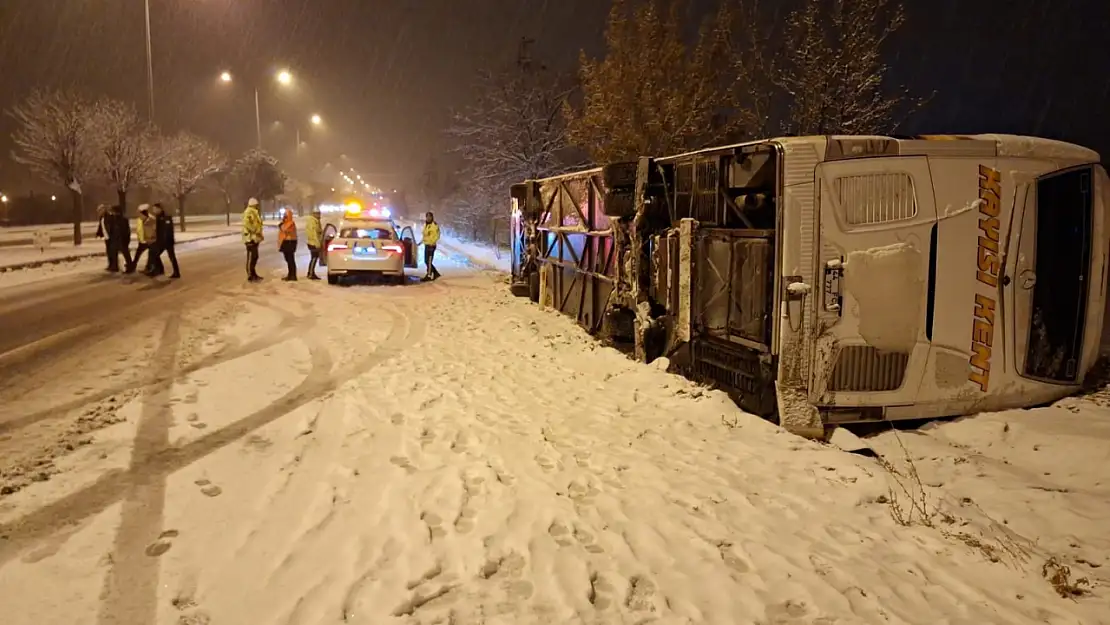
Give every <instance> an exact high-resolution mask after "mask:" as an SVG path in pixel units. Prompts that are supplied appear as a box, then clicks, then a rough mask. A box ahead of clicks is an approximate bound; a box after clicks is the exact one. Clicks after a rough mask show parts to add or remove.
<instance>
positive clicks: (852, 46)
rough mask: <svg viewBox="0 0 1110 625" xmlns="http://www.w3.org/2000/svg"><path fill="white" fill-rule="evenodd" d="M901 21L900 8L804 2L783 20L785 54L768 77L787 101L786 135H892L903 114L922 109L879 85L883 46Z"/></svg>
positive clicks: (886, 2) (901, 92) (884, 2)
mask: <svg viewBox="0 0 1110 625" xmlns="http://www.w3.org/2000/svg"><path fill="white" fill-rule="evenodd" d="M905 19H906V15H905V12H904V11H903V9H902V6H901V4H900V3H899V2H898V0H831V1H830V0H804V3H803V4H802V6H800V7H798V8H797V9H795V10H794V11H793V12H792V13H791V14H790V16H789V18H788V19H787V29H786V37H785V42H786V45H787V49H788V50H789V51H790V54H789V55H787V56H786V57H785V60H784V61H783V62H780V63H779V64H778V66H777V67H775V68H774V70H773V71H772V72H771V76H772V80H773V82H774V83H775V85H777V86H778V87H779V88H780V89H781V90H782V91H784V92H785V94H786V95H787V96H788V97H789V99H790V115H789V120H788V122H787V124H786V130H787V131H788V132H790V133H792V134H883V133H889V132H893V131H894V130H895V129H896V127H897V125H898V123H897V120H896V117H897V115H898V114H899V113H900V112H908V110H907V109H912V108H915V107H919V106H921V105H922V104H923V101H921V100H912V99H910V98H909V97H908V96H907V93H906V91H905V89H902V88H896V89H889V88H887V85H884V84H883V83H884V80H885V78H886V74H887V69H888V67H887V64H886V62H885V61H884V60H883V58H882V53H883V50H882V48H883V45H884V44H885V43H886V41H887V39H888V38H889V37H890V36H891V35H892V34H894V33H895V32H896V31H897V30H898V29H899V28H900V27H901V26H902V25H903V24H904V23H905Z"/></svg>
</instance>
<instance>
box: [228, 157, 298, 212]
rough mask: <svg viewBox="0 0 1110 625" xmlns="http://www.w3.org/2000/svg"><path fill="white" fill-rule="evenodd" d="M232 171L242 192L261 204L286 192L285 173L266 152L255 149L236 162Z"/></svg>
mask: <svg viewBox="0 0 1110 625" xmlns="http://www.w3.org/2000/svg"><path fill="white" fill-rule="evenodd" d="M232 171H233V173H234V176H235V180H236V182H237V183H238V184H239V186H240V188H241V189H242V191H243V192H244V193H245V194H246V195H248V196H250V197H253V198H256V199H257V200H258V201H260V202H262V201H265V200H273V199H275V198H276V197H277V196H279V195H281V194H282V193H284V192H285V181H286V176H285V172H283V171H282V170H281V168H280V167H279V166H278V161H277V159H276V158H274V157H273V156H270V154H269V153H268V152H266V151H265V150H262V149H259V148H255V149H253V150H251V151H249V152H247V153H246V154H244V155H243V156H241V157H240V158H239V160H237V161H236V162H235V166H234V168H233V170H232Z"/></svg>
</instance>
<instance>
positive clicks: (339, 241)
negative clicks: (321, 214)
mask: <svg viewBox="0 0 1110 625" xmlns="http://www.w3.org/2000/svg"><path fill="white" fill-rule="evenodd" d="M327 222H328V223H326V224H325V225H324V229H323V233H322V234H323V238H324V240H323V244H324V245H323V249H321V250H320V265H321V266H322V267H327V272H328V284H339V283H340V281H342V280H343V279H345V278H358V277H382V278H386V279H391V280H393V281H394V282H395V283H397V284H405V269H406V268H407V269H415V268H416V267H417V264H416V237H415V236H414V235H413V232H412V228H410V227H408V226H405V227H403V228H401V229H398V228H397V225H396V224H395V223H394V222H393V219H392V216H391V215H390V212H389V209H388V208H381V207H373V208H369V209H364V208H363V207H362V205H361V204H358V203H357V202H351V203H350V204H347V206H346V207H345V210H344V211H343V213H342V217H341V218H340V219H338V221H332V220H331V219H328V220H327Z"/></svg>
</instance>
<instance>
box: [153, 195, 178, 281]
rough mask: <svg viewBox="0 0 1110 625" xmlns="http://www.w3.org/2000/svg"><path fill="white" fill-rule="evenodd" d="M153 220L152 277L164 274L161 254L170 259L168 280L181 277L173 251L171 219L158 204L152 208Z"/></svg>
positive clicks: (164, 267)
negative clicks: (170, 269)
mask: <svg viewBox="0 0 1110 625" xmlns="http://www.w3.org/2000/svg"><path fill="white" fill-rule="evenodd" d="M153 212H154V219H155V244H154V245H155V248H154V249H153V250H152V253H153V256H152V258H153V262H154V271H153V272H152V275H156V276H160V275H163V274H165V273H166V266H165V265H164V264H162V254H166V255H168V256H169V257H170V265H171V266H172V267H173V273H172V274H170V278H173V279H177V278H180V277H181V268H180V267H179V266H178V265H177V253H176V252H175V251H174V243H175V241H174V233H173V217H172V216H171V215H170V214H169V213H167V212H166V209H165V208H163V207H162V205H161V204H160V203H155V204H154V207H153Z"/></svg>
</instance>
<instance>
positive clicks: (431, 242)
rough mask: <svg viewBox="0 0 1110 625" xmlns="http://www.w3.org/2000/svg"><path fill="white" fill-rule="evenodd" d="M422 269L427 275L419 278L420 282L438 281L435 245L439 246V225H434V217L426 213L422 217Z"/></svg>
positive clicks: (429, 212) (430, 213)
mask: <svg viewBox="0 0 1110 625" xmlns="http://www.w3.org/2000/svg"><path fill="white" fill-rule="evenodd" d="M423 243H424V267H425V268H426V269H427V273H425V274H424V277H423V278H421V279H420V280H421V282H428V281H430V280H438V279H439V270H438V269H436V266H435V259H436V245H437V244H439V224H437V223H436V216H435V215H434V214H432V212H431V211H428V213H427V214H425V215H424V240H423Z"/></svg>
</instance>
